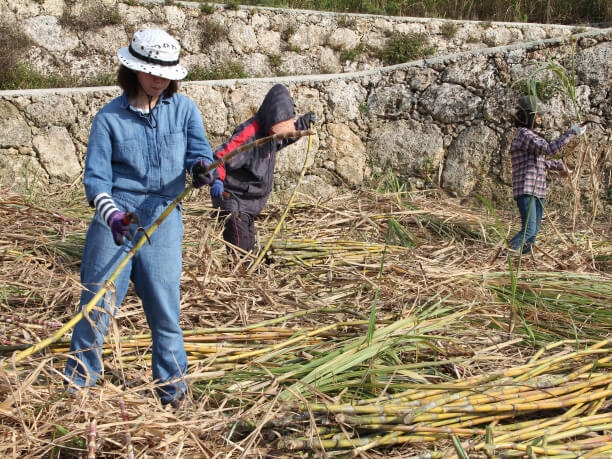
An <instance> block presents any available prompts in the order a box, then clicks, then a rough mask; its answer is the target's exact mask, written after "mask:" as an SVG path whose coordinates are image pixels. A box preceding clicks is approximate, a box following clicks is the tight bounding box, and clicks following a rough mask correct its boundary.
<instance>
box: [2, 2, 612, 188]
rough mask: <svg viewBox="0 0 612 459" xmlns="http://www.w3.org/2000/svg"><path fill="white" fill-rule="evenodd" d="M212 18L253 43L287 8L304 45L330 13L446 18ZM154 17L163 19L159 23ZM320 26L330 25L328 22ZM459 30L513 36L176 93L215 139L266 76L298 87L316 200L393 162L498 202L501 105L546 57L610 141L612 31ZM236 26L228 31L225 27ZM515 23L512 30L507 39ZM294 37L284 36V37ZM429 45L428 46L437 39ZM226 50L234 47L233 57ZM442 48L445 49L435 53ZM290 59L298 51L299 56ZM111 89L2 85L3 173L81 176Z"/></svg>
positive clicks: (504, 182)
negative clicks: (312, 124) (311, 133)
mask: <svg viewBox="0 0 612 459" xmlns="http://www.w3.org/2000/svg"><path fill="white" fill-rule="evenodd" d="M0 3H1V0H0ZM6 3H8V4H12V2H10V1H8V2H6ZM16 3H17V2H15V4H16ZM26 3H27V2H26ZM32 3H37V2H32ZM50 3H52V2H50V1H49V0H46V1H45V2H43V5H42V6H40V8H39V9H38V10H36V9H32V15H31V17H30V19H32V20H34V19H36V20H40V17H41V16H40V15H41V13H42V12H41V8H43V7H44V6H45V5H47V7H49V6H48V5H49V4H50ZM60 3H61V2H60ZM20 4H21V3H20ZM119 7H121V8H124V9H126V11H127V10H128V9H129V13H125V14H124V15H125V17H130V18H132V19H131V21H132V22H133V23H134V24H136V23H137V22H140V23H141V24H142V25H143V26H158V27H164V28H167V29H172V28H173V27H174V28H176V27H178V26H179V25H180V24H183V25H184V24H185V21H187V19H184V21H183V22H180V21H179V22H178V23H177V24H176V25H172V24H173V23H171V22H170V21H169V18H172V17H176V15H178V16H181V15H180V14H178V13H179V12H180V13H181V14H182V15H183V16H185V17H190V16H189V15H190V14H195V13H194V12H197V11H199V10H197V9H195V8H190V7H187V8H182V7H176V6H165V5H158V6H154V7H150V6H149V7H144V6H134V7H131V6H128V5H127V4H119ZM155 8H157V9H159V11H163V12H164V14H165V16H162V15H161V13H159V14H158V15H157V16H155V21H149V19H150V18H149V16H147V15H148V14H153V13H151V10H154V11H157V10H155ZM15 9H16V8H13V10H15ZM58 11H59V10H58ZM139 12H140V13H139ZM170 12H174V13H173V14H170ZM189 12H192V13H189ZM34 13H37V14H38V15H35V14H34ZM46 13H49V11H47V12H46ZM15 14H16V15H17V13H15ZM139 14H140V15H141V16H139ZM198 14H199V13H198ZM143 15H144V16H143ZM215 15H219V16H220V17H223V18H225V19H224V20H226V21H231V20H234V19H236V18H239V19H240V21H244V25H245V27H246V25H248V23H250V24H251V26H252V27H254V28H253V31H254V33H255V37H256V42H257V43H258V46H260V45H261V42H262V40H261V39H260V37H262V36H267V35H266V34H265V33H264V31H265V30H268V31H271V32H274V28H273V27H272V25H273V24H281V22H282V21H281V19H278V18H277V15H281V16H282V15H288V16H290V17H292V18H295V21H296V23H297V24H301V25H298V26H297V27H296V28H295V29H294V34H299V33H300V32H299V30H300V27H302V26H303V27H305V28H306V29H307V31H306V32H304V35H302V38H301V39H300V40H311V39H312V37H313V35H312V33H311V32H308V30H311V29H312V27H314V25H313V24H318V26H317V27H321V28H322V30H326V33H325V34H324V33H323V32H321V36H323V35H325V36H326V37H327V38H326V40H327V41H326V42H329V40H330V37H331V36H339V35H340V34H338V33H337V31H338V30H340V28H338V21H339V20H340V19H339V18H344V19H342V20H341V23H342V24H343V25H348V24H351V25H353V26H354V27H355V30H363V31H364V32H363V35H358V34H357V32H355V36H358V37H360V40H367V39H368V33H370V31H371V29H368V28H367V27H366V25H365V24H383V23H384V24H391V25H392V27H393V28H395V29H398V28H401V27H405V28H411V29H416V28H423V29H425V30H430V29H432V28H435V27H438V29H439V28H440V25H435V24H436V23H438V22H439V23H443V22H444V21H426V20H420V19H405V18H403V19H402V18H385V17H375V16H365V15H354V17H353V16H351V15H333V14H331V13H313V12H295V11H289V12H286V11H280V12H279V11H276V10H270V9H258V10H246V9H242V10H239V11H226V10H219V11H217V12H215V13H214V14H213V15H212V16H215ZM183 16H181V17H183ZM164 17H165V18H166V22H163V21H162V19H163V18H164ZM282 17H283V18H285V19H283V21H284V20H286V17H285V16H282ZM137 18H140V19H137ZM147 18H149V19H147ZM264 18H265V20H264ZM275 18H276V19H275ZM247 19H248V20H247ZM352 19H354V21H353V20H352ZM360 21H363V22H360ZM453 23H454V22H453ZM253 24H256V26H253ZM329 24H332V25H331V26H329ZM327 26H329V27H330V28H329V29H325V27H327ZM467 26H470V27H472V28H473V27H475V28H479V29H482V30H483V31H485V32H484V33H486V31H487V30H497V32H496V33H497V34H499V35H500V36H507V37H510V38H509V40H512V41H514V40H518V42H516V43H513V44H505V45H504V46H497V47H482V46H481V47H478V48H477V49H468V50H464V46H465V45H466V44H468V43H469V40H465V41H464V42H463V44H462V43H461V42H460V41H458V42H456V41H453V40H450V41H449V43H450V42H452V43H454V44H455V45H456V46H455V45H453V46H455V47H451V46H450V45H449V44H448V43H447V44H445V45H444V46H439V47H437V49H438V55H437V56H435V57H432V58H429V59H426V60H418V61H413V62H407V63H404V64H399V65H395V66H391V67H382V66H381V63H380V62H375V61H372V62H369V63H367V64H365V63H364V64H363V67H361V68H362V70H360V71H344V72H341V73H335V74H314V75H307V76H285V77H264V78H251V79H243V80H221V81H203V82H185V83H184V84H183V85H182V88H181V90H182V91H183V92H184V93H186V94H187V95H188V96H190V97H191V98H193V99H194V100H195V101H196V103H197V104H198V106H199V108H200V110H201V112H202V116H203V119H204V123H205V127H206V129H207V133H208V135H209V139H210V140H211V144H212V145H213V148H214V147H216V146H218V145H219V144H220V143H221V142H222V141H223V140H224V139H225V138H226V137H227V136H228V135H230V134H231V131H232V130H233V127H234V126H235V125H236V124H238V123H240V122H241V121H243V120H245V119H246V118H248V117H249V116H252V114H253V113H254V112H255V110H256V109H257V107H258V106H259V104H260V103H261V100H262V99H263V96H264V95H265V93H266V91H267V90H268V89H269V88H270V87H271V86H272V85H273V84H275V83H276V82H282V83H284V84H286V85H287V86H288V87H289V88H290V90H291V92H292V94H293V95H294V98H295V101H296V109H297V112H298V113H303V112H305V111H307V110H309V109H310V108H311V107H312V108H313V109H314V110H315V112H316V113H317V115H318V119H319V121H318V123H317V136H316V138H315V141H314V149H315V154H314V156H313V160H312V164H311V165H310V168H309V173H308V176H307V177H306V179H305V183H304V187H305V188H304V189H305V191H306V192H308V193H311V194H314V195H319V196H325V195H327V194H329V193H333V192H335V189H336V187H359V186H368V185H369V184H371V183H372V181H373V179H374V178H375V177H377V176H379V175H380V174H382V173H383V172H385V171H387V170H391V171H392V172H393V173H394V174H396V175H398V176H400V177H402V178H403V179H404V180H409V181H411V182H412V183H413V184H414V185H415V186H417V187H419V186H431V185H432V184H435V185H440V186H441V187H442V188H444V189H445V190H447V191H448V192H450V193H453V194H456V195H458V196H467V195H470V194H471V193H473V192H478V193H481V194H484V195H485V196H487V197H489V198H494V199H499V200H505V199H507V198H508V197H509V195H510V193H511V190H510V167H509V157H508V147H509V142H510V140H511V137H512V134H513V131H514V126H513V123H512V117H511V113H512V110H513V108H514V105H515V101H516V98H517V97H518V95H520V91H521V90H520V88H521V81H522V79H524V78H526V77H527V76H529V75H530V73H531V72H533V70H534V69H535V68H536V65H533V64H534V63H540V64H543V63H546V62H547V60H550V61H553V62H556V63H559V64H561V65H563V66H565V67H566V68H567V69H568V70H570V71H571V69H572V68H573V69H574V72H575V76H576V85H575V87H576V100H577V104H578V106H577V108H578V111H579V113H580V116H581V117H582V119H589V120H591V121H592V123H591V124H590V125H589V131H588V136H589V141H590V142H591V144H592V148H593V149H594V150H595V151H604V152H605V151H606V149H608V150H609V148H610V147H609V145H610V140H612V130H611V127H610V126H611V123H610V121H611V119H612V104H611V103H610V102H611V100H610V99H611V94H612V79H611V77H610V75H611V74H610V64H611V62H612V29H605V30H593V31H588V32H584V33H581V34H578V35H575V36H572V38H571V39H570V32H571V30H570V29H568V28H563V27H554V26H548V28H547V27H544V26H538V25H498V24H494V25H486V27H484V26H483V25H480V24H477V23H474V22H465V23H463V24H462V25H461V26H460V27H461V28H464V27H467ZM233 27H234V26H231V27H230V28H231V29H232V30H234V29H233ZM347 30H350V29H348V28H347ZM459 30H462V29H459ZM515 30H519V31H521V33H522V35H521V36H520V37H516V35H517V34H516V33H515V32H513V31H515ZM547 31H561V32H559V33H558V34H557V35H559V36H554V37H552V38H547V39H544V40H541V39H538V40H535V41H528V42H525V41H522V40H524V39H526V38H542V37H543V36H547V35H548V34H550V33H552V32H550V33H549V32H547ZM430 32H431V30H430ZM189 33H191V32H185V34H184V35H179V34H177V33H176V32H175V36H179V37H180V38H181V43H182V45H183V47H185V48H186V58H185V61H186V62H185V64H186V65H187V66H189V59H193V60H192V61H191V64H192V65H194V62H198V63H199V62H200V60H201V61H202V62H203V63H204V65H208V64H206V62H207V61H206V59H211V60H212V59H213V55H214V54H210V55H209V54H207V53H200V54H198V53H190V48H189V45H188V43H189V39H188V38H187V37H189ZM245 33H246V32H245ZM555 33H556V32H555ZM249 34H250V32H248V33H246V35H245V36H247V35H249ZM334 34H335V35H334ZM349 35H350V34H349ZM553 35H554V33H553ZM105 36H114V37H115V38H116V43H115V42H113V43H106V44H105V45H104V46H102V45H100V44H99V40H102V38H100V37H98V38H97V39H96V40H94V41H93V42H92V46H93V43H98V46H102V47H103V48H104V49H105V50H112V51H109V53H106V51H102V50H100V51H99V53H98V54H95V53H94V54H93V55H92V56H98V57H99V59H100V62H102V61H104V60H105V59H107V58H108V60H109V61H112V60H113V59H114V57H111V56H114V53H115V52H116V49H117V48H118V47H120V46H123V45H125V43H127V40H128V35H127V33H123V34H114V33H105ZM292 36H293V35H288V36H286V37H285V38H287V40H289V42H291V37H292ZM351 36H353V35H351ZM430 36H431V33H430ZM228 40H230V42H231V43H232V44H233V45H232V46H235V43H238V42H239V40H238V39H235V40H231V39H230V38H228ZM431 40H433V42H435V43H438V41H436V40H437V39H436V38H431ZM60 41H61V40H60ZM62 42H65V43H67V42H68V41H65V40H63V41H62ZM490 44H491V43H490ZM194 46H195V45H194ZM313 47H316V46H314V45H313ZM228 49H229V48H228ZM235 49H236V48H232V50H233V51H232V52H235ZM338 49H340V48H338ZM441 49H444V52H440V50H441ZM319 51H320V52H319V55H322V54H323V52H322V51H321V50H319ZM334 52H336V51H334ZM253 53H255V54H256V53H257V50H255V49H254V50H250V51H249V50H244V52H243V54H242V56H243V57H245V59H246V58H247V57H248V56H250V55H251V54H253ZM107 54H109V55H108V56H107ZM296 54H300V53H298V52H297V51H296ZM306 55H308V54H306ZM204 56H208V57H206V58H205V57H204ZM309 59H310V58H309ZM312 59H314V58H312ZM572 61H573V64H572ZM109 65H111V64H109ZM112 65H116V63H113V64H112ZM317 65H318V66H319V67H320V66H321V65H322V64H321V63H320V62H319V63H318V64H317ZM572 65H573V67H572ZM341 67H342V66H341ZM357 68H360V67H359V66H357ZM338 70H351V68H344V67H342V68H340V69H338ZM315 73H316V72H315ZM570 73H571V72H570ZM552 77H553V75H552V74H548V75H546V74H539V75H538V78H539V79H541V80H542V81H545V80H546V78H552ZM551 81H552V80H551ZM119 94H120V91H119V89H118V88H116V87H103V88H76V89H55V90H23V91H3V92H0V167H1V169H2V171H3V172H2V177H1V179H2V182H3V183H4V184H5V185H6V184H9V185H10V184H16V185H22V184H23V183H24V182H28V181H29V182H31V181H32V180H37V181H40V182H43V183H48V182H54V181H68V182H73V181H78V178H79V175H80V174H81V173H82V167H83V163H84V155H85V152H86V147H87V138H88V132H89V127H90V125H91V122H92V119H93V116H94V115H95V113H96V112H97V111H98V110H99V109H100V108H101V107H102V106H103V105H104V104H105V103H107V102H108V101H110V100H111V99H112V98H114V97H116V96H118V95H119ZM547 105H548V106H549V107H550V108H551V113H550V114H549V115H547V118H548V119H547V120H546V121H547V127H548V128H547V130H546V132H545V133H546V135H548V136H551V137H554V136H556V135H559V134H560V133H562V132H563V131H564V130H565V129H567V128H569V127H570V126H571V125H572V124H574V123H575V122H576V121H577V115H576V113H575V110H574V107H573V105H572V103H571V101H570V100H569V98H568V97H567V96H565V95H564V94H559V93H558V94H555V95H553V96H552V98H551V99H550V100H549V101H548V102H547ZM305 150H306V148H305V142H304V141H302V142H298V143H296V144H295V145H293V146H291V147H289V148H288V149H286V150H283V154H281V155H280V156H279V160H278V164H277V171H278V174H277V181H276V186H277V189H284V188H287V187H288V186H290V185H291V184H292V183H293V182H294V180H295V178H296V176H297V174H298V172H299V170H300V169H301V166H302V163H303V160H304V157H305ZM608 156H609V157H610V156H612V155H608ZM570 162H571V160H570ZM603 167H604V169H605V168H607V169H606V170H608V171H609V170H610V169H612V167H611V165H610V160H608V162H607V163H605V164H604V166H603ZM604 175H605V174H604Z"/></svg>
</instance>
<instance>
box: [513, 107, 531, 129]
mask: <svg viewBox="0 0 612 459" xmlns="http://www.w3.org/2000/svg"><path fill="white" fill-rule="evenodd" d="M535 119H536V115H535V114H534V113H530V112H528V111H527V110H525V109H524V108H523V107H521V106H520V105H519V106H517V107H516V112H515V114H514V122H515V124H516V126H517V127H526V128H529V129H533V128H535Z"/></svg>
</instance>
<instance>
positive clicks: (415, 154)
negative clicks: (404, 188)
mask: <svg viewBox="0 0 612 459" xmlns="http://www.w3.org/2000/svg"><path fill="white" fill-rule="evenodd" d="M371 137H372V140H371V141H369V142H368V143H367V148H368V152H369V153H370V155H371V157H372V160H373V161H374V163H375V164H377V165H379V166H380V167H383V168H386V167H390V168H391V169H393V170H394V171H395V172H396V173H398V174H399V175H402V176H404V177H406V176H411V175H413V176H414V175H416V176H419V175H425V174H431V173H434V172H436V171H437V170H438V168H439V167H440V163H441V161H442V158H443V157H444V148H443V143H442V132H441V131H440V129H439V128H438V127H437V126H436V125H435V124H423V123H418V122H415V121H412V120H407V121H404V120H399V121H392V122H389V123H386V124H384V125H382V126H381V127H380V128H376V129H373V130H372V136H371Z"/></svg>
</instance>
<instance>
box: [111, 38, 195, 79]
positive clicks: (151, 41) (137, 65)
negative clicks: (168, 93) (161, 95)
mask: <svg viewBox="0 0 612 459" xmlns="http://www.w3.org/2000/svg"><path fill="white" fill-rule="evenodd" d="M180 52H181V45H179V43H178V41H176V40H175V39H174V38H172V37H171V36H170V35H169V34H168V33H167V32H165V31H163V30H158V29H145V30H139V31H138V32H136V33H134V37H132V41H131V43H130V46H126V47H124V48H120V49H119V51H117V56H118V57H119V62H121V64H123V65H125V66H126V67H127V68H129V69H132V70H136V71H138V72H143V73H150V74H151V75H156V76H158V77H162V78H167V79H168V80H182V79H183V78H185V76H186V75H187V69H186V68H185V67H183V66H182V65H180V64H179V54H180Z"/></svg>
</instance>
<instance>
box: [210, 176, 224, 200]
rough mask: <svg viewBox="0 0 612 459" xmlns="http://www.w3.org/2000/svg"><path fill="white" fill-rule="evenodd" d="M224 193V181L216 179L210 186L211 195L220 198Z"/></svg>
mask: <svg viewBox="0 0 612 459" xmlns="http://www.w3.org/2000/svg"><path fill="white" fill-rule="evenodd" d="M222 194H223V181H222V180H220V179H216V180H215V181H214V182H213V184H212V185H211V186H210V196H211V197H213V198H220V197H221V195H222Z"/></svg>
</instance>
